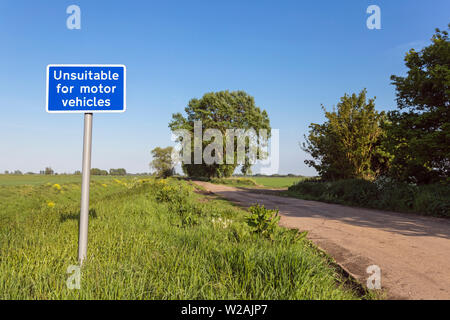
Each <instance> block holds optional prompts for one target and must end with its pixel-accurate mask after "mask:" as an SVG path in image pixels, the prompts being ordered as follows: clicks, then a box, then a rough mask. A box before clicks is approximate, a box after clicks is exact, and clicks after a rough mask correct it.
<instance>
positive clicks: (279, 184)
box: [252, 177, 305, 188]
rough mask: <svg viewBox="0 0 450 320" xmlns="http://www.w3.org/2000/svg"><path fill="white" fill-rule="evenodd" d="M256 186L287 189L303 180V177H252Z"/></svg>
mask: <svg viewBox="0 0 450 320" xmlns="http://www.w3.org/2000/svg"><path fill="white" fill-rule="evenodd" d="M252 179H253V180H255V181H256V183H257V184H259V185H262V186H265V187H273V188H287V187H290V186H292V185H293V184H294V183H297V182H299V181H302V180H304V179H305V178H303V177H252Z"/></svg>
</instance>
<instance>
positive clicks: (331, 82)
mask: <svg viewBox="0 0 450 320" xmlns="http://www.w3.org/2000/svg"><path fill="white" fill-rule="evenodd" d="M71 4H76V5H79V6H80V8H81V18H82V22H81V30H68V29H67V28H66V19H67V17H68V15H67V14H66V8H67V7H68V6H69V5H71ZM371 4H376V5H378V6H380V8H381V24H382V29H381V30H369V29H367V27H366V19H367V18H368V16H369V15H368V14H366V8H367V7H368V6H369V5H371ZM449 13H450V2H449V1H448V0H434V1H417V0H396V1H380V0H373V1H364V0H346V1H331V0H329V1H320V0H319V1H300V0H296V1H282V0H280V1H252V0H240V1H234V0H233V1H231V0H227V1H211V0H210V1H206V0H205V1H197V0H193V1H192V0H191V1H100V0H96V1H61V0H59V1H56V0H55V1H50V0H48V1H21V0H14V1H8V0H7V1H5V0H3V1H2V2H1V3H0V39H1V40H2V50H0V61H1V62H0V64H1V70H2V72H0V111H1V113H0V114H1V116H0V117H1V118H0V137H1V138H0V150H1V157H0V172H2V171H4V170H10V171H11V170H15V169H20V170H22V171H35V172H37V171H39V170H42V169H43V168H44V167H45V166H51V167H52V168H53V169H55V170H56V171H57V172H73V171H74V170H77V169H80V167H81V151H82V132H83V116H82V115H81V114H67V115H66V114H47V113H46V112H45V71H46V66H47V64H71V63H86V64H125V65H126V66H127V111H126V112H125V113H123V114H96V115H94V130H93V154H92V166H93V167H99V168H103V169H109V168H117V167H124V168H126V169H127V170H128V171H130V172H148V171H149V168H148V163H149V162H150V160H151V156H150V150H151V149H153V148H154V147H156V146H166V145H171V144H172V142H171V140H170V130H169V128H168V127H167V124H168V122H169V121H170V119H171V115H172V113H175V112H180V111H182V110H183V109H184V107H185V106H186V104H187V102H188V101H189V100H190V99H191V98H193V97H201V96H202V95H203V94H204V93H206V92H210V91H218V90H225V89H229V90H245V91H246V92H248V93H249V94H251V95H252V96H254V97H255V100H256V103H257V105H258V106H260V107H262V108H264V109H266V110H267V112H268V113H269V116H270V119H271V124H272V127H273V128H278V129H280V173H296V174H305V175H313V174H314V173H315V172H314V170H312V169H311V168H308V167H307V166H306V165H305V164H304V163H303V161H304V159H305V157H306V155H305V154H304V152H303V151H301V150H300V148H299V146H298V142H299V141H302V140H303V135H304V134H305V133H306V132H307V127H308V125H309V124H310V123H311V122H322V121H323V120H324V117H323V112H322V110H321V104H324V105H325V106H326V107H327V108H332V106H333V105H335V104H336V103H337V102H338V101H339V98H340V97H341V96H342V95H343V94H344V93H352V92H358V91H360V90H361V89H363V88H367V90H368V95H369V96H371V97H372V96H376V97H377V99H376V105H377V108H378V109H379V110H391V109H393V108H395V90H394V87H393V86H392V85H390V80H389V77H390V75H391V74H397V75H400V74H404V73H405V67H404V63H403V57H404V53H405V52H406V51H408V50H409V49H410V48H412V47H414V48H418V49H420V48H421V47H423V46H425V45H427V44H428V43H429V39H430V38H431V36H432V34H433V33H434V29H435V28H436V27H439V28H441V29H444V28H445V27H446V26H447V24H448V23H449V22H450V19H449V17H450V15H449Z"/></svg>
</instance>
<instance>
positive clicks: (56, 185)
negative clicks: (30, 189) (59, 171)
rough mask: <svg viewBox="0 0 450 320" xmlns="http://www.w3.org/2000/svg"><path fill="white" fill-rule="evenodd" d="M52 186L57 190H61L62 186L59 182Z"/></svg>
mask: <svg viewBox="0 0 450 320" xmlns="http://www.w3.org/2000/svg"><path fill="white" fill-rule="evenodd" d="M52 188H53V189H55V190H58V191H59V190H61V186H60V185H59V184H57V183H55V184H54V185H53V186H52Z"/></svg>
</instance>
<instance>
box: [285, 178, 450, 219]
mask: <svg viewBox="0 0 450 320" xmlns="http://www.w3.org/2000/svg"><path fill="white" fill-rule="evenodd" d="M289 191H290V192H291V193H293V194H295V195H298V196H300V197H303V198H307V199H313V200H319V201H326V202H333V203H341V204H348V205H356V206H363V207H369V208H377V209H383V210H394V211H405V212H407V211H410V212H417V213H423V214H427V215H432V216H441V217H450V197H449V194H450V184H449V183H437V184H432V185H421V186H417V185H415V184H409V183H405V182H398V181H395V180H392V179H390V178H386V177H381V178H379V179H377V180H376V181H374V182H371V181H366V180H358V179H350V180H338V181H330V182H323V181H317V180H305V181H300V182H298V183H297V184H295V185H293V186H291V187H289Z"/></svg>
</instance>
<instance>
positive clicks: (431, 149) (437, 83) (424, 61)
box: [289, 25, 450, 217]
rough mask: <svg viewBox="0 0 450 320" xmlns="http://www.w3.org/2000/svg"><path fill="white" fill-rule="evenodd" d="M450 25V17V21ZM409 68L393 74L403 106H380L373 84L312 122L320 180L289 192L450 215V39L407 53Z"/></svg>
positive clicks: (310, 146)
mask: <svg viewBox="0 0 450 320" xmlns="http://www.w3.org/2000/svg"><path fill="white" fill-rule="evenodd" d="M449 28H450V25H449ZM405 64H406V67H407V68H408V72H407V74H406V76H404V77H401V76H395V75H393V76H392V77H391V80H392V84H393V85H395V87H396V91H397V107H398V108H397V110H393V111H390V112H388V113H385V112H378V111H376V109H375V98H372V99H370V98H369V99H368V98H367V96H366V95H367V92H366V90H363V91H361V92H360V93H359V94H355V93H354V94H351V95H347V94H346V95H344V96H343V97H342V98H341V100H340V101H339V103H338V104H337V105H336V107H334V108H333V109H332V110H331V111H327V110H326V109H325V107H323V109H324V112H325V117H326V121H325V122H324V123H322V124H316V123H312V124H311V125H310V127H309V128H310V131H309V134H308V135H307V136H305V142H304V143H303V144H302V149H303V150H304V151H306V152H307V153H309V154H310V155H311V158H312V159H310V160H306V161H305V163H306V164H307V165H309V166H311V167H313V168H314V169H316V171H317V172H318V173H319V176H320V179H319V180H318V181H311V180H308V181H303V182H299V183H297V184H295V185H294V186H291V187H290V188H289V194H291V195H294V196H297V197H301V198H305V199H314V200H320V201H327V202H335V203H343V204H349V205H357V206H365V207H371V208H378V209H385V210H395V211H404V212H418V213H422V214H426V215H433V216H441V217H448V216H450V143H449V141H450V112H449V110H450V109H449V88H450V80H449V79H450V40H449V37H448V33H447V31H440V30H438V29H437V30H436V33H435V34H434V36H433V37H432V39H431V44H430V45H429V46H427V47H425V48H423V49H422V50H421V51H419V52H416V51H415V50H413V49H412V50H410V51H409V52H408V53H407V54H406V56H405Z"/></svg>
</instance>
